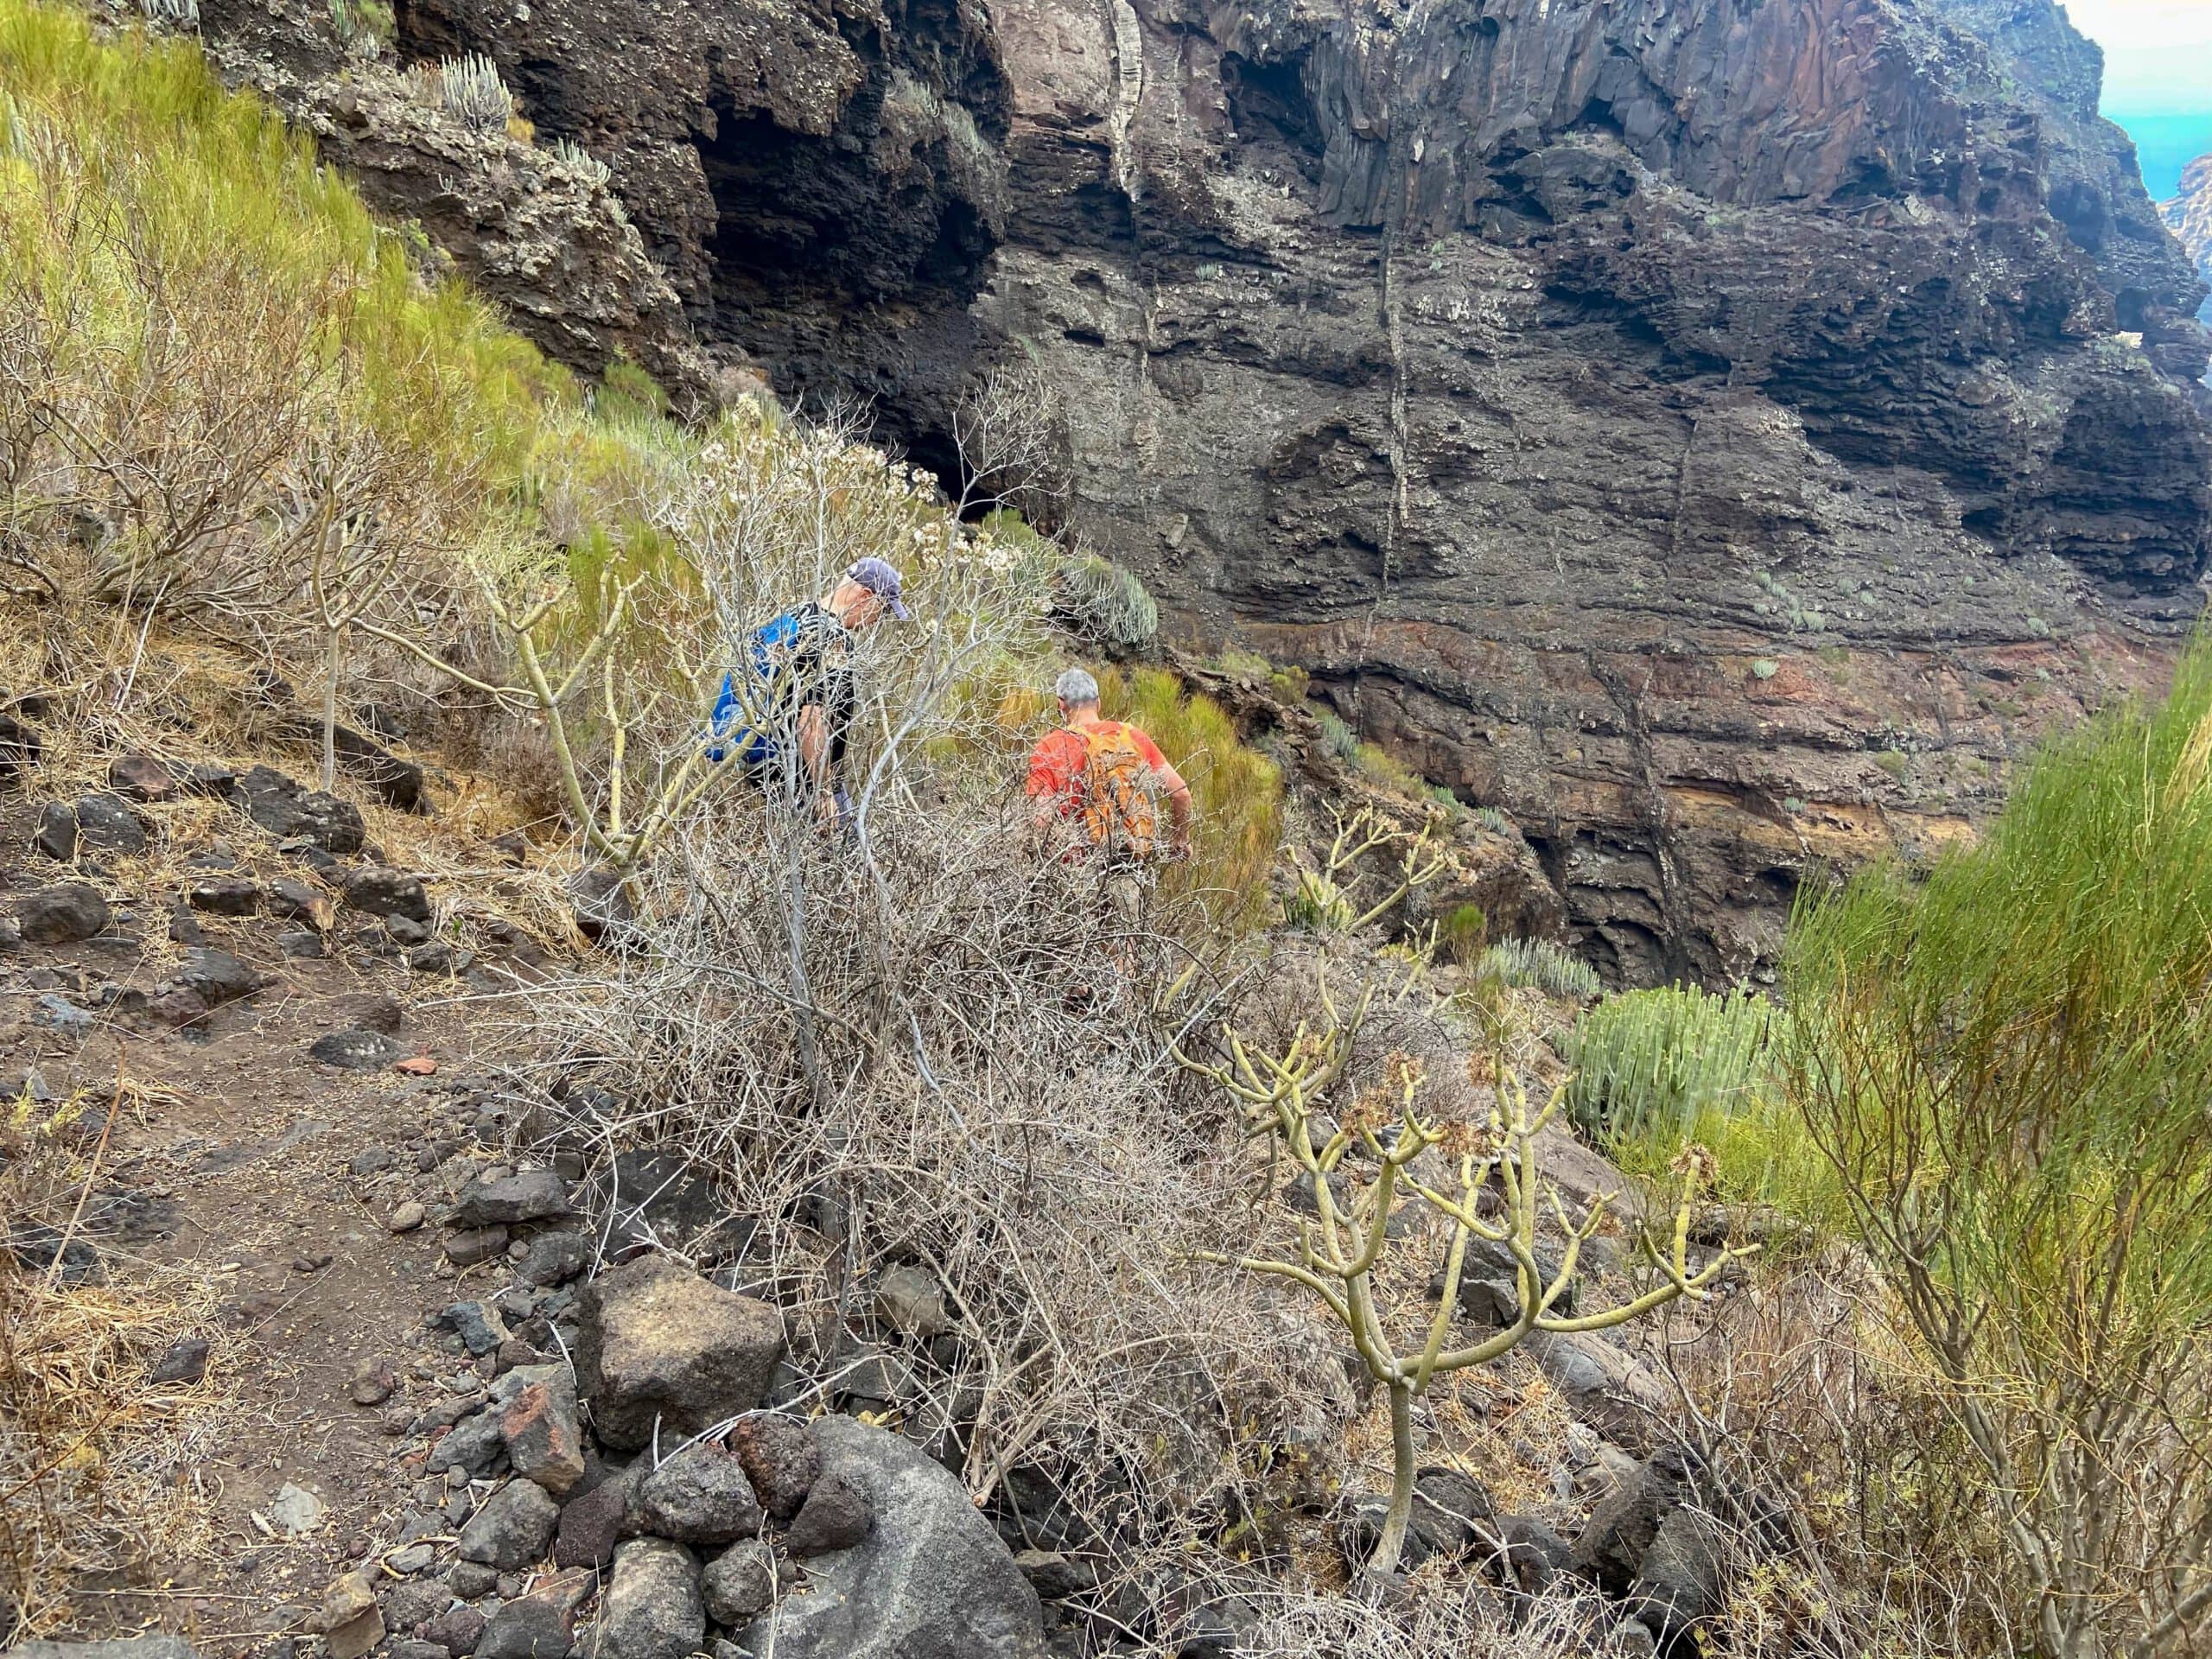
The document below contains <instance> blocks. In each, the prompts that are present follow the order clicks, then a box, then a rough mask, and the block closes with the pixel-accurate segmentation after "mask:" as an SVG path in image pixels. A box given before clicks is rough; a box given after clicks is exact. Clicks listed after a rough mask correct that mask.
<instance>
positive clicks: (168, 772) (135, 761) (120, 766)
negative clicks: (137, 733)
mask: <svg viewBox="0 0 2212 1659" xmlns="http://www.w3.org/2000/svg"><path fill="white" fill-rule="evenodd" d="M107 786H108V788H109V789H111V791H114V792H115V793H116V794H118V795H120V796H121V797H123V798H124V800H126V801H143V802H147V803H149V804H151V803H156V802H161V801H173V800H175V799H176V798H177V797H178V796H179V795H180V794H181V793H182V792H183V786H182V785H180V784H179V783H178V782H177V775H176V772H175V771H174V770H173V769H172V768H171V767H170V766H169V764H168V762H167V761H165V760H156V759H155V758H154V757H153V756H152V755H150V754H118V755H117V756H116V757H115V759H114V760H111V761H109V762H108V763H107Z"/></svg>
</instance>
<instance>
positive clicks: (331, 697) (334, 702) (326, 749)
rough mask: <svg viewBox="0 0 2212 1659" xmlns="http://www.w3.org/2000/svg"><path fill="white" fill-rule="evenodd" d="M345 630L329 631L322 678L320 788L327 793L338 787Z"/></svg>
mask: <svg viewBox="0 0 2212 1659" xmlns="http://www.w3.org/2000/svg"><path fill="white" fill-rule="evenodd" d="M345 644H346V630H345V629H344V628H343V627H335V628H333V629H331V631H330V660H329V662H328V663H327V664H326V665H325V669H324V672H323V677H322V788H323V790H324V791H325V792H326V793H327V792H328V791H330V790H332V789H334V788H336V787H337V785H338V664H339V660H340V657H341V656H342V655H343V654H344V651H345Z"/></svg>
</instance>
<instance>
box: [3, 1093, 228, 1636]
mask: <svg viewBox="0 0 2212 1659" xmlns="http://www.w3.org/2000/svg"><path fill="white" fill-rule="evenodd" d="M143 1104H144V1100H143V1092H142V1091H139V1090H136V1089H134V1088H133V1087H132V1086H131V1085H130V1084H128V1083H119V1084H118V1085H117V1088H116V1089H115V1090H112V1091H110V1090H101V1091H99V1093H98V1094H97V1095H95V1096H78V1097H76V1098H73V1099H72V1100H70V1101H67V1102H65V1103H60V1105H58V1106H46V1105H40V1104H37V1103H34V1102H32V1101H31V1100H30V1099H29V1098H28V1097H27V1096H26V1097H23V1098H21V1099H18V1100H16V1101H14V1102H10V1103H5V1104H4V1105H0V1641H5V1640H8V1639H10V1637H29V1636H36V1635H40V1634H44V1633H51V1632H55V1631H59V1630H63V1629H65V1628H67V1626H68V1624H69V1622H70V1621H71V1619H72V1618H73V1607H72V1595H73V1588H72V1586H74V1585H79V1584H81V1583H83V1582H85V1580H86V1575H88V1574H97V1573H117V1572H120V1571H126V1570H129V1571H139V1570H143V1568H144V1567H146V1566H147V1565H148V1564H149V1563H153V1562H158V1563H172V1564H173V1563H175V1562H176V1561H179V1560H187V1559H190V1558H193V1557H194V1556H197V1555H200V1554H202V1553H203V1552H204V1551H205V1550H206V1548H207V1544H208V1539H207V1522H208V1517H209V1512H210V1510H211V1507H212V1503H213V1497H214V1494H213V1491H210V1490H209V1489H208V1487H207V1484H206V1482H205V1479H204V1477H203V1476H202V1474H201V1473H200V1465H203V1464H204V1463H205V1461H206V1460H207V1458H208V1456H209V1454H210V1452H211V1449H212V1447H211V1440H212V1437H213V1435H215V1434H216V1433H219V1430H220V1428H221V1426H222V1424H223V1423H224V1422H225V1421H227V1418H228V1414H229V1412H230V1409H231V1408H232V1404H233V1397H232V1381H231V1375H230V1372H231V1356H230V1354H229V1353H227V1352H226V1344H225V1342H224V1341H223V1338H222V1336H221V1333H220V1329H219V1325H218V1323H217V1321H216V1318H215V1308H216V1303H217V1301H218V1300H219V1298H218V1296H217V1294H216V1292H215V1290H214V1288H213V1287H212V1286H210V1285H208V1284H207V1283H205V1282H203V1281H200V1280H199V1279H197V1278H196V1277H194V1276H193V1275H190V1274H182V1273H177V1272H172V1271H166V1270H162V1269H158V1268H154V1267H152V1266H150V1265H149V1264H146V1263H141V1262H131V1261H130V1260H129V1259H128V1257H127V1256H126V1255H124V1254H122V1253H120V1252H118V1251H116V1250H114V1249H103V1250H102V1252H101V1262H100V1270H99V1271H98V1272H95V1273H86V1272H83V1271H81V1270H79V1263H81V1262H84V1261H85V1260H86V1259H87V1258H84V1257H82V1256H80V1255H79V1253H78V1249H79V1243H80V1241H81V1239H82V1237H83V1236H84V1234H85V1232H86V1230H87V1229H88V1228H91V1227H93V1226H95V1225H96V1224H97V1223H98V1221H99V1213H98V1212H99V1208H100V1206H101V1205H102V1204H103V1202H104V1200H103V1198H101V1196H100V1193H99V1185H100V1175H101V1171H102V1168H103V1166H104V1160H105V1158H106V1157H108V1156H109V1153H108V1135H107V1134H106V1132H105V1130H104V1129H103V1128H97V1127H95V1126H99V1125H102V1124H105V1123H109V1122H112V1118H111V1116H110V1112H111V1109H112V1112H113V1113H114V1114H118V1115H119V1114H121V1113H124V1112H130V1111H136V1110H138V1109H143ZM10 1241H13V1242H14V1243H19V1244H22V1246H23V1248H22V1249H21V1250H16V1249H11V1248H10ZM188 1337H200V1338H207V1339H208V1340H209V1341H210V1343H211V1344H212V1345H213V1348H214V1350H215V1352H214V1354H213V1358H212V1361H211V1363H210V1366H209V1369H208V1372H207V1376H206V1378H205V1380H204V1381H198V1380H195V1381H194V1382H191V1383H155V1382H153V1381H151V1380H150V1375H149V1374H150V1371H151V1370H152V1367H153V1364H154V1362H155V1361H156V1360H157V1359H158V1358H159V1357H161V1356H162V1354H163V1353H164V1352H166V1351H168V1349H169V1348H170V1347H171V1345H172V1344H175V1343H176V1342H177V1341H179V1340H180V1339H181V1338H188Z"/></svg>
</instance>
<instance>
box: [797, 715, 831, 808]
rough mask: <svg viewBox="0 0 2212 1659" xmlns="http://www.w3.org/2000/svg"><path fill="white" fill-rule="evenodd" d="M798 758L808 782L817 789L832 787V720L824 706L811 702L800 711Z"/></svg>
mask: <svg viewBox="0 0 2212 1659" xmlns="http://www.w3.org/2000/svg"><path fill="white" fill-rule="evenodd" d="M798 758H799V760H800V762H801V764H803V765H804V766H805V768H806V780H807V782H809V783H810V784H812V785H814V786H815V788H817V789H827V788H828V787H829V716H828V715H825V714H823V712H822V705H821V704H820V703H818V702H810V703H808V704H806V705H805V706H804V707H803V708H802V709H800V710H799V711H798Z"/></svg>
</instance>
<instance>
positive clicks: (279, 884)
mask: <svg viewBox="0 0 2212 1659" xmlns="http://www.w3.org/2000/svg"><path fill="white" fill-rule="evenodd" d="M267 900H268V906H269V913H270V915H272V916H277V917H281V918H283V919H284V920H285V921H288V922H311V921H315V920H317V919H318V918H321V915H322V911H323V899H322V894H321V892H320V891H319V890H317V889H316V888H315V887H313V886H311V885H310V884H308V882H305V881H302V880H300V879H299V877H297V876H296V875H280V876H278V877H277V879H276V880H273V881H271V882H270V884H269V891H268V893H267Z"/></svg>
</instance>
